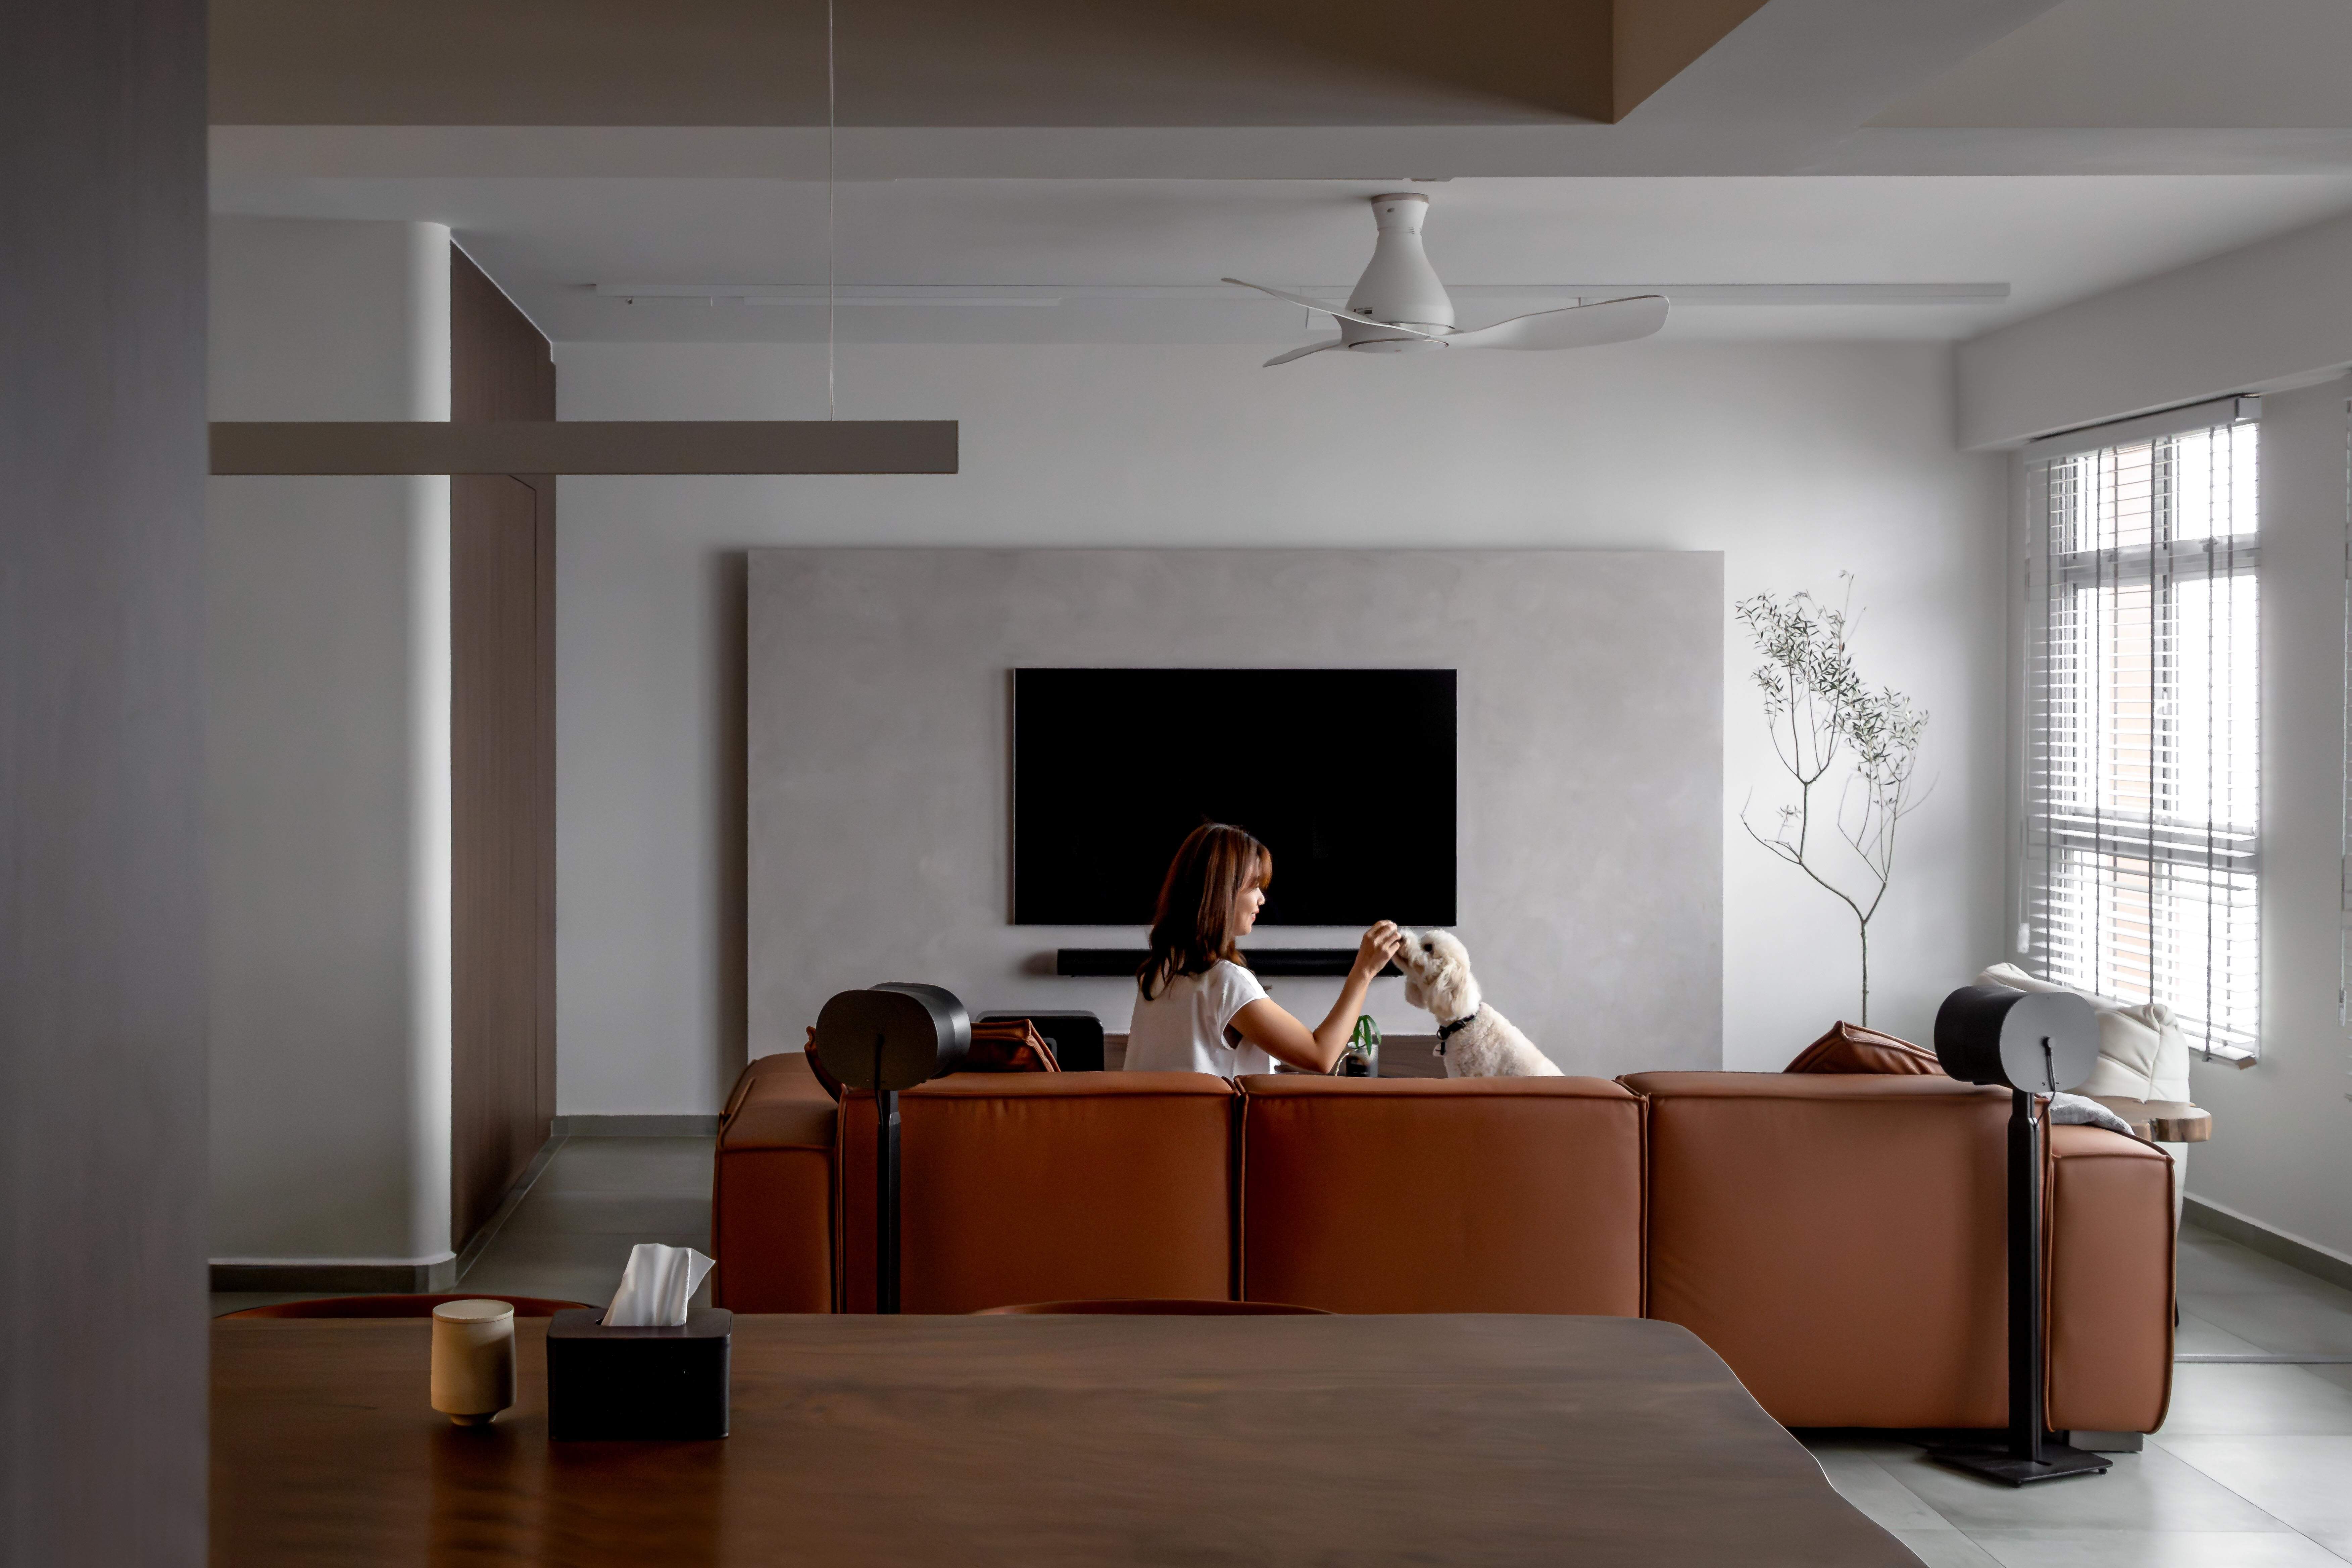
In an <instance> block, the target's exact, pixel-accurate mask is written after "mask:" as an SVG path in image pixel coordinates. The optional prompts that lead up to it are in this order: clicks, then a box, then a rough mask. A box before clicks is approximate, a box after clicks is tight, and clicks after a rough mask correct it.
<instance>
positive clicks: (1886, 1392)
mask: <svg viewBox="0 0 2352 1568" xmlns="http://www.w3.org/2000/svg"><path fill="white" fill-rule="evenodd" d="M1620 1081H1622V1083H1624V1084H1625V1086H1626V1087H1627V1088H1629V1089H1633V1090H1635V1091H1636V1092H1638V1093H1640V1094H1643V1095H1645V1096H1647V1097H1648V1099H1649V1105H1650V1184H1649V1209H1650V1213H1649V1232H1650V1235H1649V1261H1650V1277H1649V1278H1650V1289H1649V1306H1648V1313H1649V1316H1651V1317H1653V1318H1663V1319H1665V1320H1666V1321H1670V1322H1676V1323H1680V1324H1682V1325H1683V1326H1684V1327H1685V1328H1687V1329H1689V1330H1690V1331H1692V1332H1694V1333H1696V1334H1697V1335H1698V1336H1699V1338H1701V1339H1703V1340H1705V1341H1706V1342H1707V1344H1708V1345H1709V1346H1710V1347H1712V1348H1713V1349H1714V1351H1715V1352H1716V1353H1717V1355H1720V1356H1721V1357H1723V1359H1724V1360H1725V1361H1726V1362H1727V1363H1730V1366H1731V1370H1732V1371H1733V1372H1735V1373H1738V1374H1739V1380H1740V1381H1741V1382H1742V1383H1744V1384H1747V1385H1748V1392H1749V1393H1751V1394H1755V1395H1756V1397H1757V1399H1758V1401H1759V1403H1761V1404H1762V1405H1763V1406H1764V1408H1765V1409H1766V1410H1768V1411H1769V1412H1770V1413H1771V1414H1772V1416H1773V1418H1774V1419H1775V1420H1777V1421H1779V1422H1780V1423H1781V1424H1782V1425H1784V1426H2000V1425H2001V1424H2002V1423H2003V1422H2005V1421H2006V1420H2007V1419H2008V1416H2009V1405H2008V1393H2007V1389H2008V1382H2007V1372H2006V1363H2005V1362H2004V1360H2003V1356H2004V1353H2005V1352H2004V1347H2005V1345H2006V1343H2007V1333H2006V1330H2005V1327H2004V1324H2005V1322H2006V1317H2005V1312H2006V1306H2005V1303H2006V1300H2007V1297H2006V1296H2005V1294H2004V1283H2005V1280H2006V1279H2007V1262H2006V1258H2007V1254H2006V1251H2005V1243H2004V1237H2005V1236H2006V1230H2005V1228H2004V1224H2005V1218H2006V1209H2005V1206H2004V1201H2003V1194H2005V1192H2006V1190H2007V1186H2006V1180H2005V1176H2004V1168H2003V1163H2002V1151H2003V1149H2004V1147H2005V1131H2004V1130H2005V1127H2006V1123H2007V1119H2008V1116H2009V1096H2008V1095H2007V1094H2006V1093H2004V1092H2003V1091H2001V1090H2000V1089H1985V1088H1979V1087H1977V1086H1975V1085H1972V1084H1964V1083H1959V1082H1957V1081H1955V1080H1954V1079H1948V1078H1929V1077H1925V1076H1918V1077H1912V1076H1903V1077H1888V1076H1852V1077H1840V1076H1834V1075H1827V1074H1809V1073H1733V1072H1705V1073H1697V1072H1689V1073H1686V1072H1654V1073H1635V1074H1633V1075H1632V1076H1630V1077H1627V1078H1625V1079H1622V1080H1620Z"/></svg>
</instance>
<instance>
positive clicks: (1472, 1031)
mask: <svg viewBox="0 0 2352 1568" xmlns="http://www.w3.org/2000/svg"><path fill="white" fill-rule="evenodd" d="M1402 935H1403V937H1404V943H1403V945H1402V946H1401V947H1399V948H1398V949H1397V951H1396V965H1397V967H1398V968H1399V969H1402V970H1403V971H1404V999H1405V1001H1406V1003H1407V1004H1408V1005H1412V1006H1415V1007H1425V1008H1427V1009H1428V1010H1429V1012H1430V1014H1431V1016H1433V1017H1435V1018H1436V1020H1437V1054H1438V1055H1439V1056H1441V1057H1443V1058H1445V1076H1446V1077H1448V1078H1558V1077H1559V1076H1560V1073H1559V1068H1558V1067H1556V1066H1554V1065H1553V1063H1552V1060H1551V1058H1549V1057H1547V1056H1545V1055H1544V1054H1543V1053H1542V1052H1541V1051H1539V1050H1538V1049H1536V1047H1535V1045H1534V1043H1533V1042H1532V1041H1530V1040H1529V1039H1528V1037H1526V1036H1525V1035H1522V1034H1521V1033H1519V1031H1518V1028H1517V1026H1515V1025H1514V1024H1513V1023H1512V1022H1511V1021H1510V1020H1509V1019H1508V1018H1506V1017H1504V1016H1502V1015H1501V1014H1500V1013H1497V1012H1496V1011H1495V1010H1494V1009H1493V1008H1492V1007H1489V1006H1487V1005H1486V1001H1485V999H1484V998H1483V996H1481V994H1480V993H1479V990H1478V982H1477V980H1476V979H1475V977H1474V976H1472V974H1471V973H1470V952H1469V950H1468V949H1467V948H1465V947H1464V946H1463V945H1462V939H1461V938H1459V937H1457V936H1455V935H1454V933H1453V932H1452V931H1423V932H1421V933H1419V934H1418V935H1416V934H1415V933H1413V932H1412V931H1405V932H1403V933H1402Z"/></svg>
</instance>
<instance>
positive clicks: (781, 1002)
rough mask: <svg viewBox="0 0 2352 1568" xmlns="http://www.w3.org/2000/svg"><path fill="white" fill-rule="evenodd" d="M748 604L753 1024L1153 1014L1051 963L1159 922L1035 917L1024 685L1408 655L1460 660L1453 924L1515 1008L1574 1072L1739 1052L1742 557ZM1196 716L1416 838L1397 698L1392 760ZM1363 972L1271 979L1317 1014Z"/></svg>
mask: <svg viewBox="0 0 2352 1568" xmlns="http://www.w3.org/2000/svg"><path fill="white" fill-rule="evenodd" d="M750 611H751V623H750V634H749V635H750V644H749V658H748V660H747V668H748V670H749V677H750V693H749V715H750V719H749V742H750V751H749V767H748V772H747V775H746V777H747V792H748V800H749V812H750V815H749V818H748V835H749V839H750V875H751V890H750V896H751V902H750V968H751V1016H750V1027H751V1038H752V1040H753V1041H755V1042H762V1043H765V1042H775V1043H777V1044H783V1043H797V1042H798V1041H799V1040H800V1038H801V1037H802V1031H803V1026H805V1025H807V1024H809V1023H813V1022H814V1020H815V1018H816V1015H817V1011H818V1009H819V1008H820V1007H821V1006H822V1005H824V1000H825V998H826V997H828V996H830V995H832V994H834V993H835V992H836V991H840V990H844V989H846V988H848V987H852V986H857V985H867V984H875V983H876V982H878V981H883V980H922V981H928V982H930V983H932V984H942V985H945V986H947V987H948V988H949V989H950V990H952V991H954V992H955V993H956V994H958V995H959V996H961V997H962V998H963V999H964V1001H965V1002H966V1004H967V1005H971V1007H972V1008H973V1009H974V1010H975V1011H978V1010H981V1009H983V1008H999V1007H1041V1008H1042V1007H1073V1006H1076V1007H1087V1008H1090V1009H1092V1010H1094V1011H1095V1012H1097V1013H1098V1014H1100V1015H1101V1016H1102V1017H1103V1020H1104V1023H1105V1025H1106V1026H1108V1027H1109V1028H1111V1029H1114V1030H1120V1029H1124V1028H1125V1027H1126V1026H1127V1022H1128V1015H1129V1009H1130V1007H1131V1006H1132V1004H1133V1001H1134V996H1135V988H1134V985H1133V984H1132V983H1130V982H1127V981H1121V980H1075V979H1061V978H1056V977H1055V976H1054V975H1053V973H1052V953H1053V950H1054V949H1055V947H1056V946H1062V945H1070V946H1103V947H1108V946H1127V945H1140V944H1141V942H1143V940H1144V931H1143V928H1142V927H1141V926H1137V927H1134V928H1131V929H1130V928H1122V927H1099V926H1072V927H1056V926H1014V925H1012V924H1011V923H1010V909H1009V902H1010V896H1009V893H1008V890H1007V889H1009V887H1010V885H1011V875H1012V873H1011V863H1010V854H1011V849H1010V840H1011V827H1010V823H1011V802H1010V784H1009V773H1010V767H1011V763H1010V748H1011V740H1010V736H1011V681H1010V678H1009V674H1008V672H1009V671H1011V670H1013V669H1014V668H1022V667H1028V666H1041V665H1055V666H1062V667H1065V668H1083V667H1088V666H1112V665H1125V666H1137V665H1140V666H1159V667H1163V668H1165V667H1177V668H1183V667H1189V666H1196V665H1198V666H1209V665H1217V666H1235V665H1239V666H1244V667H1247V666H1260V665H1263V666H1308V667H1315V666H1320V667H1327V668H1328V667H1349V666H1384V665H1395V666H1410V667H1427V668H1452V669H1456V670H1458V671H1459V672H1460V685H1459V700H1460V714H1459V720H1458V723H1459V736H1458V740H1457V752H1456V757H1455V765H1456V771H1457V777H1458V787H1459V791H1460V801H1459V806H1458V812H1457V820H1456V823H1455V826H1454V833H1455V839H1456V850H1457V854H1458V862H1457V864H1458V872H1457V893H1458V898H1459V914H1460V922H1459V924H1458V926H1457V927H1456V928H1455V929H1457V930H1458V931H1460V933H1461V935H1462V937H1463V940H1464V941H1465V942H1467V943H1468V944H1469V947H1470V952H1471V954H1472V958H1473V961H1474V963H1475V965H1476V967H1477V971H1478V973H1479V975H1480V978H1481V979H1482V981H1483V982H1484V983H1485V984H1486V988H1487V994H1488V996H1489V999H1490V1000H1491V1001H1492V1002H1493V1003H1494V1005H1496V1007H1498V1008H1500V1009H1501V1010H1502V1011H1503V1012H1505V1013H1506V1014H1507V1015H1508V1016H1510V1017H1511V1018H1512V1019H1513V1021H1514V1022H1516V1023H1517V1024H1518V1025H1519V1026H1520V1027H1521V1028H1523V1029H1525V1030H1526V1031H1527V1032H1528V1035H1529V1036H1530V1037H1532V1038H1533V1039H1535V1040H1536V1041H1537V1043H1538V1045H1540V1046H1541V1047H1544V1049H1545V1050H1546V1051H1547V1052H1549V1054H1550V1055H1551V1057H1552V1058H1553V1059H1554V1060H1555V1061H1557V1062H1559V1065H1560V1067H1561V1068H1562V1069H1563V1070H1565V1071H1568V1072H1570V1073H1596V1074H1600V1075H1602V1076H1610V1075H1613V1074H1616V1073H1621V1072H1629V1071H1633V1070H1635V1069H1637V1068H1711V1067H1716V1066H1718V1065H1719V1064H1720V1063H1721V1061H1722V1037H1721V1029H1722V1003H1721V995H1720V987H1721V984H1722V973H1723V958H1722V910H1723V843H1722V837H1721V835H1722V820H1723V816H1722V795H1723V782H1722V781H1723V682H1722V668H1723V624H1724V606H1723V561H1722V557H1721V556H1720V555H1717V554H1715V553H1713V552H1689V553H1671V552H1565V551H1444V552H1437V551H1427V552H1423V551H1353V550H1321V551H1223V550H1196V551H1144V550H1030V551H970V550H828V549H807V550H761V551H754V552H752V554H751V583H750ZM1169 719H1170V727H1171V737H1170V743H1171V745H1181V746H1200V745H1210V746H1215V747H1218V748H1220V749H1222V750H1223V751H1224V752H1227V753H1228V754H1229V755H1230V756H1231V757H1232V761H1233V765H1234V767H1235V768H1250V767H1255V766H1259V765H1262V764H1260V763H1257V762H1256V761H1255V753H1256V752H1258V751H1259V750H1260V749H1261V748H1263V749H1265V751H1268V752H1272V753H1273V754H1274V755H1276V756H1277V757H1281V762H1280V763H1279V764H1276V763H1267V764H1263V765H1285V766H1293V767H1306V768H1310V769H1320V770H1323V771H1324V773H1325V775H1326V776H1327V777H1328V781H1329V784H1328V787H1330V788H1332V789H1335V790H1361V789H1378V790H1386V791H1392V792H1393V793H1394V795H1395V797H1396V801H1397V832H1396V836H1395V839H1394V844H1393V849H1392V852H1393V853H1395V854H1397V855H1412V854H1413V853H1414V852H1415V843H1414V839H1415V831H1414V826H1413V825H1412V815H1411V814H1412V796H1413V780H1414V775H1415V773H1416V772H1417V771H1418V770H1420V769H1422V768H1423V767H1427V766H1434V765H1441V764H1439V763H1437V762H1436V760H1435V759H1423V758H1416V757H1412V756H1403V755H1395V754H1393V753H1384V752H1382V751H1381V714H1380V712H1379V711H1378V710H1377V709H1376V708H1375V709H1372V710H1367V711H1366V712H1365V713H1364V714H1363V715H1362V716H1361V719H1362V726H1363V736H1364V740H1365V742H1366V749H1367V751H1368V752H1370V753H1372V754H1373V755H1374V756H1376V757H1377V759H1378V760H1377V762H1376V763H1375V764H1374V765H1373V766H1372V767H1371V768H1370V770H1364V769H1360V767H1359V766H1358V764H1357V762H1356V760H1355V759H1354V758H1351V757H1300V756H1295V755H1294V756H1283V755H1282V748H1283V743H1284V742H1283V716H1282V715H1281V714H1279V713H1264V714H1253V715H1232V714H1171V715H1170V716H1169ZM1072 762H1073V764H1074V765H1076V766H1081V767H1083V766H1084V765H1085V759H1084V758H1083V757H1082V756H1081V757H1076V758H1073V759H1072ZM1101 787H1102V788H1103V790H1104V791H1105V792H1107V793H1108V794H1111V795H1116V794H1117V792H1118V788H1119V781H1118V779H1116V778H1105V779H1103V780H1102V781H1101ZM1272 847H1273V849H1274V851H1275V853H1276V862H1277V865H1278V864H1279V858H1280V856H1281V853H1282V846H1281V845H1280V844H1276V845H1273V846H1272ZM1356 934H1357V932H1356V931H1354V930H1352V929H1351V930H1347V931H1339V930H1325V929H1321V928H1312V927H1285V928H1280V929H1279V930H1275V929H1269V930H1268V931H1266V932H1265V933H1264V938H1263V939H1264V940H1265V942H1269V943H1282V944H1290V945H1302V946H1315V945H1333V944H1338V943H1341V942H1352V941H1353V940H1354V938H1355V936H1356ZM1040 971H1043V973H1040ZM1270 989H1271V991H1272V993H1273V994H1274V996H1275V998H1276V1000H1277V1001H1280V1002H1282V1003H1283V1004H1284V1005H1286V1006H1288V1007H1289V1008H1290V1009H1291V1010H1292V1011H1293V1012H1294V1013H1297V1014H1298V1015H1300V1016H1303V1017H1306V1018H1307V1021H1308V1022H1309V1023H1312V1022H1314V1021H1316V1020H1317V1019H1318V1018H1320V1017H1321V1016H1322V1014H1323V1013H1324V1011H1325V1010H1327V1009H1328V1007H1329V1005H1330V1004H1331V1001H1332V999H1333V998H1334V997H1335V996H1336V995H1337V994H1338V991H1339V982H1338V981H1336V980H1320V981H1309V980H1290V981H1276V982H1274V983H1272V984H1271V986H1270ZM1372 1010H1373V1012H1374V1013H1375V1014H1376V1015H1377V1016H1379V1017H1380V1019H1381V1024H1382V1026H1383V1027H1384V1028H1388V1029H1391V1030H1395V1031H1397V1032H1400V1033H1406V1032H1412V1031H1415V1030H1422V1031H1425V1030H1426V1029H1427V1028H1428V1026H1429V1018H1428V1016H1427V1015H1426V1014H1424V1013H1421V1012H1418V1011H1417V1010H1413V1009H1410V1008H1408V1007H1406V1006H1405V1005H1404V1001H1403V997H1402V982H1400V981H1393V980H1391V981H1383V982H1380V983H1378V984H1376V986H1375V994H1374V997H1373V1001H1372Z"/></svg>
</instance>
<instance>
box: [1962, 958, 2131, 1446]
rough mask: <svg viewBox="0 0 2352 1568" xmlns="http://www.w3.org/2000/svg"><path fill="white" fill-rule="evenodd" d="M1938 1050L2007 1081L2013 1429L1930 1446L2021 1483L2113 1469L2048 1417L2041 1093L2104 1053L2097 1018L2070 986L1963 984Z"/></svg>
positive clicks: (2079, 1074)
mask: <svg viewBox="0 0 2352 1568" xmlns="http://www.w3.org/2000/svg"><path fill="white" fill-rule="evenodd" d="M1936 1058H1937V1060H1938V1061H1940V1062H1942V1063H1943V1065H1944V1070H1945V1071H1946V1072H1948V1073H1949V1074H1951V1075H1952V1077H1954V1078H1956V1079H1960V1080H1961V1081H1962V1082H1964V1083H1983V1084H2000V1085H2001V1086H2002V1087H2004V1088H2006V1089H2008V1090H2009V1439H2008V1441H2007V1443H2006V1444H2004V1445H2003V1446H2001V1447H1998V1448H1993V1449H1990V1450H1987V1449H1971V1448H1931V1449H1929V1450H1928V1452H1927V1457H1928V1458H1931V1459H1934V1460H1935V1461H1936V1462H1937V1463H1938V1464H1943V1465H1949V1466H1951V1467H1952V1468H1954V1469H1959V1470H1966V1471H1968V1472H1969V1473H1970V1474H1971V1475H1978V1476H1982V1477H1984V1478H1985V1479H1987V1480H1994V1481H2000V1482H2003V1483H2004V1484H2006V1485H2009V1486H2012V1487H2021V1486H2024V1485H2026V1484H2027V1483H2028V1482H2031V1481H2049V1480H2056V1479H2059V1478H2060V1477H2062V1476H2095V1475H2102V1474H2104V1473H2105V1471H2106V1469H2107V1467H2108V1465H2109V1464H2110V1462H2111V1461H2110V1460H2109V1459H2108V1458H2106V1456H2105V1455H2104V1454H2091V1453H2085V1452H2084V1451H2083V1450H2082V1449H2080V1448H2077V1447H2073V1446H2072V1445H2071V1444H2066V1443H2061V1442H2057V1441H2055V1440H2054V1439H2053V1438H2052V1437H2051V1436H2050V1434H2049V1432H2048V1430H2047V1429H2046V1428H2045V1427H2044V1426H2043V1420H2044V1417H2045V1412H2044V1411H2043V1409H2042V1394H2043V1389H2044V1386H2045V1372H2044V1368H2045V1364H2046V1351H2045V1347H2044V1346H2043V1344H2042V1139H2043V1138H2044V1137H2045V1136H2047V1134H2048V1127H2047V1123H2048V1121H2049V1116H2048V1112H2047V1110H2045V1109H2044V1108H2043V1106H2042V1104H2041V1102H2040V1100H2039V1098H2038V1097H2040V1096H2043V1095H2052V1094H2056V1093H2058V1092H2059V1091H2060V1090H2061V1089H2072V1088H2074V1086H2075V1085H2076V1084H2078V1083H2081V1082H2082V1081H2083V1080H2084V1079H2086V1078H2089V1077H2090V1076H2091V1069H2092V1068H2094V1067H2095V1066H2096V1065H2097V1064H2098V1059H2099V1022H2098V1018H2097V1016H2095V1014H2093V1013H2092V1011H2091V1005H2090V1004H2089V1003H2088V1002H2085V1001H2084V1000H2083V998H2082V997H2080V996H2077V995H2075V994H2074V993H2073V992H2071V991H2047V992H2044V991H2033V992H2028V991H2012V990H2011V989H2010V988H2009V987H2008V986H2006V985H1964V986H1962V987H1961V988H1960V989H1959V990H1958V991H1955V992H1953V993H1952V994H1950V995H1949V996H1947V997H1945V998H1944V1005H1943V1006H1942V1008H1941V1009H1939V1010H1938V1011H1937V1014H1936Z"/></svg>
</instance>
